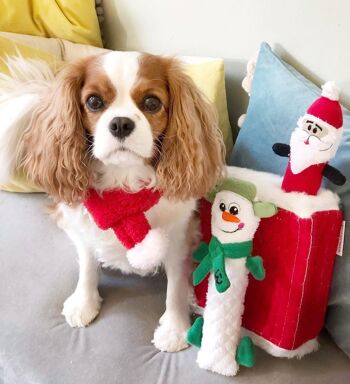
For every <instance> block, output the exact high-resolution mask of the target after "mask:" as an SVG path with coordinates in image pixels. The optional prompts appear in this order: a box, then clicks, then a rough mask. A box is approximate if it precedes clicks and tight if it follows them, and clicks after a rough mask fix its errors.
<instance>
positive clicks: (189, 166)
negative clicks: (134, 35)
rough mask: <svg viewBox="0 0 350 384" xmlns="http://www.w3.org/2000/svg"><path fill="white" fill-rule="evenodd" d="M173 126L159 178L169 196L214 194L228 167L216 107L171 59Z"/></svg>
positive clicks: (169, 129) (170, 125)
mask: <svg viewBox="0 0 350 384" xmlns="http://www.w3.org/2000/svg"><path fill="white" fill-rule="evenodd" d="M167 79H168V88H169V94H170V104H169V123H168V126H167V128H166V130H165V132H164V137H163V138H162V140H163V141H162V149H161V155H160V160H159V163H158V166H157V177H158V183H159V185H160V188H161V189H162V191H163V193H164V195H165V196H167V197H168V198H173V199H176V200H179V199H181V200H184V199H188V198H192V197H194V198H198V197H201V196H204V195H206V194H207V193H208V191H210V190H211V189H212V188H213V187H214V185H215V183H216V182H217V180H218V179H219V178H220V176H221V174H222V172H223V167H224V145H223V140H222V135H221V132H220V130H219V128H218V119H217V116H216V113H215V112H214V109H213V107H212V106H211V105H210V104H209V102H207V101H206V100H205V99H204V96H203V95H202V94H201V92H200V91H199V89H198V88H197V87H196V85H195V84H194V83H193V81H192V80H191V79H190V78H189V77H188V76H187V75H186V74H185V73H184V72H183V70H182V68H181V66H180V64H179V63H178V62H177V61H176V60H174V59H170V60H169V65H168V72H167Z"/></svg>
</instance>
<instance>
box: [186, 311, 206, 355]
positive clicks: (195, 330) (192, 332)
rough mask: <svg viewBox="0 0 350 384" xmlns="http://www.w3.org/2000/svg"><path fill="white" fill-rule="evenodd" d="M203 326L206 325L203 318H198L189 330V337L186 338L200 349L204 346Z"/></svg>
mask: <svg viewBox="0 0 350 384" xmlns="http://www.w3.org/2000/svg"><path fill="white" fill-rule="evenodd" d="M203 324H204V319H203V317H197V319H196V320H195V321H194V323H193V324H192V327H191V328H190V329H189V330H188V332H187V336H186V339H187V342H188V343H189V344H191V345H194V346H196V347H198V348H200V346H201V344H202V336H203V333H202V331H203Z"/></svg>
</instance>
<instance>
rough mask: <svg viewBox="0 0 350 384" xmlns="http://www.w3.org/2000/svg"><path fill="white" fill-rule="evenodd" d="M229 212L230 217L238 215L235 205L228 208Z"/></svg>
mask: <svg viewBox="0 0 350 384" xmlns="http://www.w3.org/2000/svg"><path fill="white" fill-rule="evenodd" d="M229 212H230V213H231V214H232V215H238V212H239V211H238V207H237V206H236V205H231V206H230V208H229Z"/></svg>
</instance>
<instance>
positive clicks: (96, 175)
mask: <svg viewBox="0 0 350 384" xmlns="http://www.w3.org/2000/svg"><path fill="white" fill-rule="evenodd" d="M8 66H9V68H10V71H11V76H5V75H3V76H2V77H1V79H0V89H1V91H0V120H1V122H2V124H1V127H0V162H1V164H2V165H3V166H2V171H1V174H0V182H1V181H5V180H8V179H9V177H10V176H11V175H13V174H14V173H15V172H18V171H20V172H25V174H26V175H28V178H29V179H30V180H31V181H33V182H34V183H35V184H36V185H38V186H39V187H40V188H41V189H42V190H43V191H45V192H46V193H48V194H49V195H50V196H51V197H52V199H53V201H54V208H53V212H52V214H53V216H54V218H55V220H56V222H57V224H58V226H59V227H60V228H62V229H63V230H64V231H65V232H66V233H67V235H68V236H69V237H70V239H71V240H72V241H73V243H74V244H75V246H76V249H77V253H78V258H79V266H80V270H79V279H78V283H77V286H76V289H75V291H74V292H73V294H72V295H71V296H70V297H69V298H68V299H67V300H66V301H65V303H64V306H63V311H62V314H63V315H64V316H65V319H66V321H67V323H68V324H69V325H70V326H72V327H85V326H87V325H88V324H89V323H91V321H93V320H94V319H95V317H96V316H97V315H98V313H99V310H100V306H101V301H102V299H101V298H100V295H99V292H98V271H99V266H100V265H102V266H103V267H109V268H113V269H119V270H121V271H122V272H124V273H139V274H141V275H142V274H144V271H141V270H138V269H135V268H133V267H132V266H131V265H130V264H129V263H128V260H127V258H126V257H125V254H126V249H125V248H124V247H123V245H122V244H121V243H120V242H119V241H118V239H117V238H116V236H115V235H114V233H113V232H112V230H106V231H103V230H101V229H99V228H98V227H97V225H96V224H95V222H94V221H93V219H92V217H91V216H90V214H89V213H88V212H87V210H86V208H85V207H84V204H83V201H84V199H85V198H86V196H87V193H88V190H89V188H91V187H93V188H95V189H96V190H97V191H101V192H103V191H106V190H111V189H116V188H127V189H128V190H129V191H131V192H137V191H139V190H140V189H142V188H156V189H158V190H160V191H161V193H162V197H161V199H160V200H159V202H158V203H157V204H156V205H155V206H154V207H152V208H151V209H150V210H149V211H148V212H147V219H148V221H149V223H150V225H151V227H152V228H161V229H162V230H163V231H164V233H166V235H167V237H168V239H169V248H168V252H167V253H166V256H165V257H164V260H162V265H163V266H164V269H165V271H166V274H167V280H168V283H167V284H168V285H167V294H166V310H165V312H164V314H163V316H162V317H161V318H160V321H159V325H158V327H157V328H156V330H155V333H154V338H153V342H154V344H155V346H156V347H157V348H158V349H159V350H161V351H168V352H174V351H179V350H181V349H183V348H186V347H187V343H186V341H185V333H186V331H187V330H188V328H189V327H190V319H189V300H187V298H188V297H189V296H190V284H189V279H188V273H187V271H188V270H189V268H188V266H187V267H186V264H187V262H188V259H189V257H188V256H189V253H190V247H191V241H192V239H191V236H190V235H189V233H190V232H191V231H190V227H191V218H192V217H193V214H194V212H195V210H196V200H197V199H198V198H200V197H201V196H204V195H205V194H206V193H207V192H208V191H209V190H210V189H211V188H212V187H213V186H214V185H215V183H216V182H217V180H218V179H219V178H220V176H221V175H222V173H223V169H224V149H223V148H224V147H223V141H222V137H221V134H220V131H219V128H218V120H217V116H216V114H215V112H214V110H213V107H212V106H211V105H210V103H209V102H208V101H206V100H205V98H204V97H203V95H202V94H201V92H200V91H199V90H198V88H197V87H196V86H195V84H194V83H193V81H192V80H191V79H190V78H189V77H188V76H187V75H186V74H185V73H184V71H183V68H182V67H181V64H180V63H179V62H178V61H177V60H176V59H174V58H169V57H161V56H155V55H150V54H142V53H136V52H107V53H103V54H99V55H96V56H89V57H85V58H82V59H80V60H78V61H76V62H73V63H69V64H66V65H65V66H64V67H63V69H62V70H60V71H59V72H58V74H56V75H54V74H53V73H52V72H51V71H50V69H49V68H48V66H47V65H45V64H44V63H43V62H35V61H31V62H28V61H25V60H24V59H21V58H19V59H13V58H10V59H9V60H8Z"/></svg>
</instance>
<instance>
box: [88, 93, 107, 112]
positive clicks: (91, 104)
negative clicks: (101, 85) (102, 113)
mask: <svg viewBox="0 0 350 384" xmlns="http://www.w3.org/2000/svg"><path fill="white" fill-rule="evenodd" d="M86 105H87V107H88V109H89V110H90V111H91V112H97V111H99V110H100V109H102V108H103V107H104V103H103V100H102V99H101V97H99V96H96V95H91V96H89V97H88V99H87V100H86Z"/></svg>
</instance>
